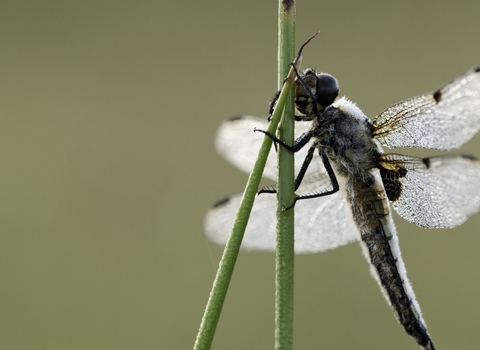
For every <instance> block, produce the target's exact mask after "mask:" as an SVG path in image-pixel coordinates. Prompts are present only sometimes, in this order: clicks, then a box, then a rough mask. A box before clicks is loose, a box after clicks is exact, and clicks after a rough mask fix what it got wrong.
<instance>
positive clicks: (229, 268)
mask: <svg viewBox="0 0 480 350" xmlns="http://www.w3.org/2000/svg"><path fill="white" fill-rule="evenodd" d="M300 61H301V57H300V55H299V56H297V58H296V59H295V61H294V64H296V65H297V66H298V65H299V64H300ZM294 77H295V72H294V70H293V68H292V69H290V71H289V72H288V76H287V79H286V81H285V84H284V86H283V89H282V91H281V93H280V96H279V98H278V101H277V104H276V106H275V109H274V111H273V114H272V119H271V121H270V124H269V125H268V129H267V131H268V132H270V133H271V134H274V133H275V131H276V129H277V125H278V123H279V121H280V118H281V116H282V113H283V110H284V108H285V102H286V100H287V96H288V94H289V92H290V89H291V86H292V82H293V79H294ZM271 146H272V139H271V138H270V137H268V136H265V137H264V139H263V142H262V146H261V148H260V151H259V152H258V157H257V160H256V162H255V165H254V167H253V170H252V173H251V174H250V177H249V178H248V182H247V186H246V188H245V192H244V194H243V198H242V201H241V203H240V206H239V208H238V211H237V215H236V217H235V222H234V224H233V227H232V231H231V233H230V238H229V240H228V242H227V245H226V246H225V250H224V251H223V256H222V259H221V260H220V266H219V268H218V271H217V275H216V276H215V280H214V282H213V287H212V290H211V292H210V297H209V299H208V302H207V306H206V308H205V312H204V314H203V318H202V323H201V324H200V329H199V330H198V334H197V339H196V340H195V345H194V349H195V350H208V349H210V348H211V346H212V342H213V337H214V335H215V330H216V328H217V324H218V320H219V318H220V313H221V311H222V307H223V303H224V301H225V297H226V294H227V290H228V286H229V284H230V280H231V278H232V274H233V269H234V267H235V262H236V260H237V256H238V251H239V249H240V244H241V243H242V239H243V235H244V233H245V228H246V226H247V222H248V218H249V217H250V212H251V210H252V206H253V200H254V199H255V196H256V193H257V190H258V186H259V183H260V179H261V177H262V173H263V169H264V167H265V163H266V161H267V157H268V153H269V151H270V147H271Z"/></svg>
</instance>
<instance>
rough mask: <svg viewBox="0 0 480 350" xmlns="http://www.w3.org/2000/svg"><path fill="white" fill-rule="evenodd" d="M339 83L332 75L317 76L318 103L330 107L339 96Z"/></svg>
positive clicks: (321, 74) (322, 74)
mask: <svg viewBox="0 0 480 350" xmlns="http://www.w3.org/2000/svg"><path fill="white" fill-rule="evenodd" d="M339 90H340V87H339V86H338V81H337V79H335V78H334V77H333V76H331V75H330V74H326V73H320V74H317V102H318V103H320V104H321V105H322V106H323V107H327V106H330V105H331V104H332V103H333V101H335V99H336V98H337V96H338V91H339Z"/></svg>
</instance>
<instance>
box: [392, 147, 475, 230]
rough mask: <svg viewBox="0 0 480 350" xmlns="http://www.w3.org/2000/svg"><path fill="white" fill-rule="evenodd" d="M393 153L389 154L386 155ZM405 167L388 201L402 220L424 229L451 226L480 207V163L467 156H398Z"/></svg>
mask: <svg viewBox="0 0 480 350" xmlns="http://www.w3.org/2000/svg"><path fill="white" fill-rule="evenodd" d="M389 156H393V155H389ZM398 157H402V161H403V163H404V165H405V168H406V169H407V173H406V175H405V177H402V178H400V179H399V180H400V182H401V183H402V193H401V195H400V198H399V199H398V200H396V201H394V202H392V206H393V208H394V209H395V210H396V211H397V212H398V214H399V215H400V216H401V217H403V218H404V219H406V220H408V221H410V222H412V223H414V224H416V225H418V226H421V227H425V228H452V227H455V226H458V225H460V224H462V223H463V222H464V221H465V220H467V218H468V217H469V216H470V215H472V214H474V213H476V212H477V211H478V210H479V209H480V192H479V191H478V189H479V188H480V162H479V161H478V160H476V159H473V158H471V157H469V156H444V157H431V158H425V159H420V158H414V157H408V156H401V155H399V156H398Z"/></svg>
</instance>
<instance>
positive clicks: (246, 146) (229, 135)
mask: <svg viewBox="0 0 480 350" xmlns="http://www.w3.org/2000/svg"><path fill="white" fill-rule="evenodd" d="M255 127H256V128H257V129H261V130H267V128H268V121H267V118H259V117H252V116H240V117H235V118H231V119H230V120H227V121H226V122H224V123H223V124H222V125H221V126H220V127H219V129H218V131H217V135H216V138H215V147H216V149H217V151H218V153H219V154H220V155H221V156H222V157H224V158H225V159H226V160H228V161H229V162H230V163H231V164H233V165H234V166H236V167H237V168H239V169H240V170H243V171H245V172H247V173H249V172H250V171H251V170H252V168H253V165H254V163H255V160H256V158H257V155H258V150H259V149H260V146H261V144H262V141H263V137H264V135H263V134H262V133H259V132H254V131H253V129H254V128H255ZM310 127H311V122H295V137H296V138H297V137H298V136H300V135H301V134H302V133H304V132H306V131H308V130H309V129H310ZM307 150H308V146H305V147H304V148H303V149H302V150H300V151H299V152H297V153H296V154H295V159H296V161H295V171H296V173H298V171H299V170H300V167H301V165H302V161H303V159H305V156H306V154H307ZM320 163H321V162H312V164H311V167H312V168H311V169H310V171H311V172H314V171H324V170H323V167H322V166H321V164H320ZM264 176H265V177H268V178H270V179H276V176H277V156H276V153H275V149H274V148H273V147H272V149H271V150H270V154H269V156H268V159H267V164H266V165H265V170H264Z"/></svg>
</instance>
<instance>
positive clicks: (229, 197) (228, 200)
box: [212, 196, 231, 208]
mask: <svg viewBox="0 0 480 350" xmlns="http://www.w3.org/2000/svg"><path fill="white" fill-rule="evenodd" d="M230 199H231V196H226V197H225V198H222V199H219V200H218V201H216V202H215V203H213V204H212V208H218V207H221V206H223V205H224V204H227V203H228V202H230Z"/></svg>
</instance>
